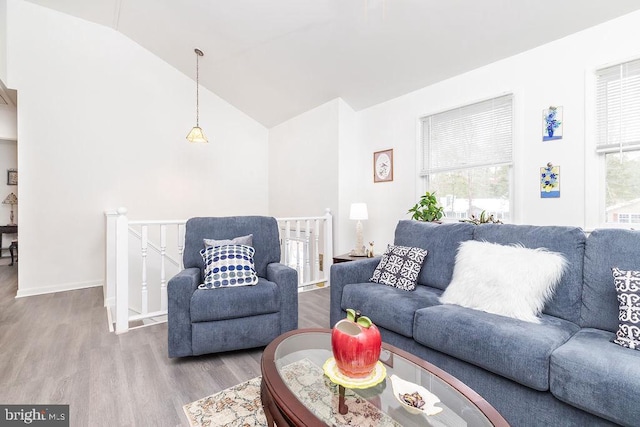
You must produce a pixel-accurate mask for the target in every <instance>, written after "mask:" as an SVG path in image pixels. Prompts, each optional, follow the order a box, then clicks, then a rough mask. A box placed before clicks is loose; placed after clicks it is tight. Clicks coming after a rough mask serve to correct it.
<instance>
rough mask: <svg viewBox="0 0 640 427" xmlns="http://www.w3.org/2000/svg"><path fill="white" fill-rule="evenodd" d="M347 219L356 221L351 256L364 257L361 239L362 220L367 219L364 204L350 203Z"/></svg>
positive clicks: (367, 215) (365, 205)
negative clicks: (354, 245)
mask: <svg viewBox="0 0 640 427" xmlns="http://www.w3.org/2000/svg"><path fill="white" fill-rule="evenodd" d="M349 219H351V220H356V221H358V222H357V223H356V247H355V249H354V250H353V251H351V254H350V255H352V256H366V255H367V253H366V251H365V247H364V243H363V239H362V222H361V221H362V220H366V219H369V214H368V212H367V204H366V203H352V204H351V212H350V213H349Z"/></svg>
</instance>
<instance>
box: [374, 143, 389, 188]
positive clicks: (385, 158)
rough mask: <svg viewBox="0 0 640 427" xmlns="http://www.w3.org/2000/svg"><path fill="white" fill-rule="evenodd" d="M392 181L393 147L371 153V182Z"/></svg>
mask: <svg viewBox="0 0 640 427" xmlns="http://www.w3.org/2000/svg"><path fill="white" fill-rule="evenodd" d="M389 181H393V149H392V148H391V149H388V150H382V151H376V152H375V153H373V182H389Z"/></svg>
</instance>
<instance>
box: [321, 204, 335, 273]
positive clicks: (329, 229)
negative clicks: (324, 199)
mask: <svg viewBox="0 0 640 427" xmlns="http://www.w3.org/2000/svg"><path fill="white" fill-rule="evenodd" d="M324 216H325V218H326V220H325V222H324V255H323V260H322V261H323V264H324V268H323V269H324V277H325V278H326V279H327V283H329V278H330V276H331V275H330V274H329V269H330V268H331V264H332V263H333V216H332V215H331V209H329V208H327V209H326V210H325V214H324Z"/></svg>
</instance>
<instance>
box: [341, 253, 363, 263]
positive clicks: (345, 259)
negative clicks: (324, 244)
mask: <svg viewBox="0 0 640 427" xmlns="http://www.w3.org/2000/svg"><path fill="white" fill-rule="evenodd" d="M359 259H367V257H366V256H353V255H349V254H343V255H335V256H334V257H333V263H334V264H339V263H341V262H349V261H358V260H359Z"/></svg>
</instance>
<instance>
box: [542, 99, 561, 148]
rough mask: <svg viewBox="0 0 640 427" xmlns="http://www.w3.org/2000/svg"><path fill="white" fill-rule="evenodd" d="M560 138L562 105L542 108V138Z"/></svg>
mask: <svg viewBox="0 0 640 427" xmlns="http://www.w3.org/2000/svg"><path fill="white" fill-rule="evenodd" d="M556 139H562V107H553V106H551V107H549V108H547V109H545V110H542V140H543V141H554V140H556Z"/></svg>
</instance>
